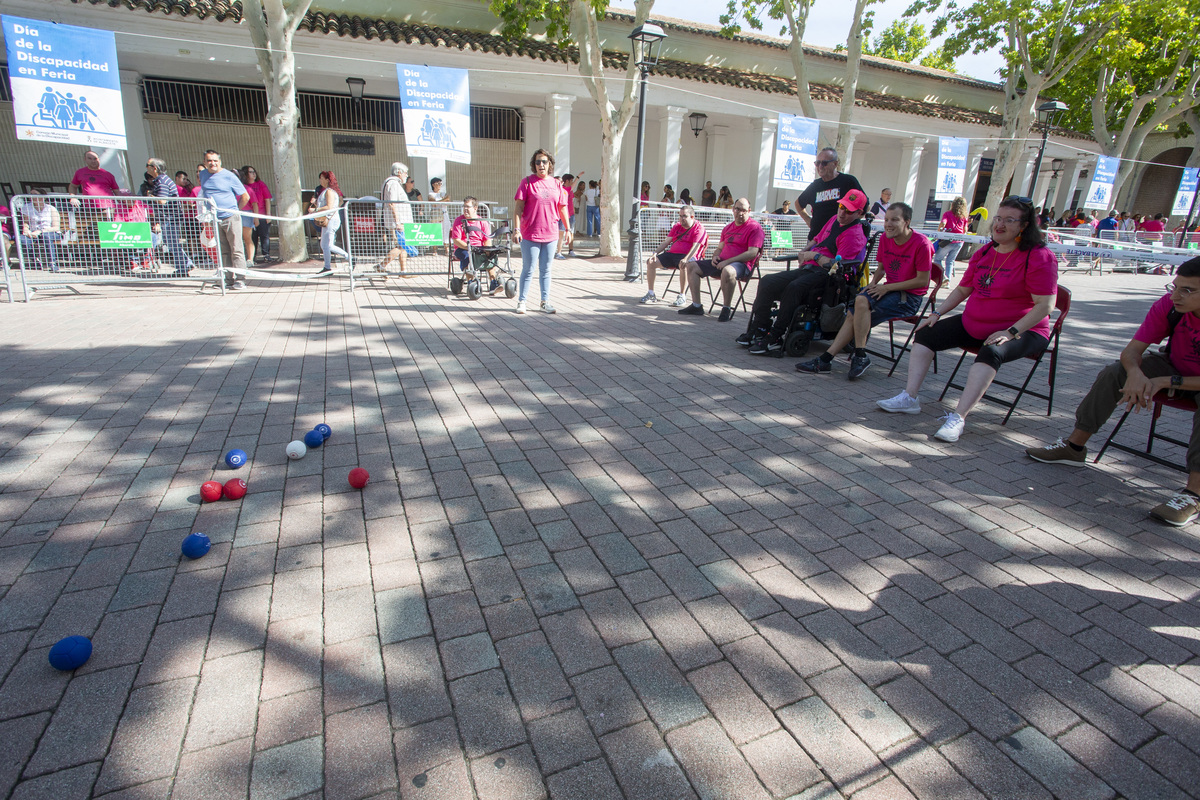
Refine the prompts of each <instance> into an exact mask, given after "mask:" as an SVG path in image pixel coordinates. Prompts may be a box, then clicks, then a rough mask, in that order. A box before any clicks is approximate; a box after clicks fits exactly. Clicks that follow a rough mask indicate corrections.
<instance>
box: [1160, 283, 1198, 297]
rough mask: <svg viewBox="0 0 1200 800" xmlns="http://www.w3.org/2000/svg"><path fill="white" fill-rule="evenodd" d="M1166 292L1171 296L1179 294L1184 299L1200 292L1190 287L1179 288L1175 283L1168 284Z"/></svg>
mask: <svg viewBox="0 0 1200 800" xmlns="http://www.w3.org/2000/svg"><path fill="white" fill-rule="evenodd" d="M1167 291H1168V292H1170V293H1171V294H1175V293H1176V292H1179V293H1180V294H1181V295H1183V296H1184V297H1191V296H1192V295H1193V294H1195V293H1196V292H1197V291H1200V289H1193V288H1192V287H1190V286H1180V285H1179V284H1177V283H1168V284H1167Z"/></svg>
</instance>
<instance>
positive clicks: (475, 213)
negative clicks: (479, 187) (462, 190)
mask: <svg viewBox="0 0 1200 800" xmlns="http://www.w3.org/2000/svg"><path fill="white" fill-rule="evenodd" d="M462 212H463V213H461V214H459V215H458V216H457V217H455V218H454V222H453V223H451V225H450V244H451V245H453V246H454V257H455V258H457V259H458V268H459V269H461V270H463V271H464V272H465V271H466V270H467V269H469V268H470V266H471V260H472V259H471V251H472V250H473V249H475V248H477V247H487V245H488V243H489V242H490V241H491V240H492V228H491V226H490V225H489V224H488V222H487V220H484V219H480V218H479V201H478V200H476V199H475V198H474V197H469V196H468V197H465V198H463V204H462ZM474 260H475V264H476V265H480V264H482V262H483V261H484V259H483V257H482V256H480V255H475V258H474ZM488 276H489V277H490V278H491V279H492V281H491V284H490V285H489V286H488V289H487V291H488V292H489V293H491V294H495V293H496V292H498V291H500V288H501V287H500V279H499V277H498V276H499V271H498V270H497V268H496V267H495V266H492V267H490V268H489V269H488Z"/></svg>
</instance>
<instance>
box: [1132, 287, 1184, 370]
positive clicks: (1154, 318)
mask: <svg viewBox="0 0 1200 800" xmlns="http://www.w3.org/2000/svg"><path fill="white" fill-rule="evenodd" d="M1172 306H1173V304H1172V303H1171V295H1169V294H1165V295H1163V296H1162V297H1160V298H1158V299H1157V300H1155V301H1154V305H1152V306H1150V311H1149V313H1147V314H1146V319H1145V320H1144V321H1143V322H1142V325H1141V327H1140V328H1138V329H1137V333H1135V334H1134V335H1133V338H1134V339H1137V340H1138V341H1139V342H1145V343H1146V344H1158V343H1159V342H1161V341H1162V340H1163V339H1165V338H1167V331H1168V329H1169V328H1170V323H1169V321H1168V320H1167V315H1168V314H1170V313H1171V308H1172ZM1171 364H1172V365H1173V366H1174V367H1175V369H1177V370H1179V374H1180V375H1187V376H1193V375H1200V319H1198V318H1197V317H1196V315H1195V314H1184V315H1183V317H1181V318H1180V320H1179V323H1178V324H1177V325H1176V326H1175V331H1174V332H1173V333H1172V334H1171Z"/></svg>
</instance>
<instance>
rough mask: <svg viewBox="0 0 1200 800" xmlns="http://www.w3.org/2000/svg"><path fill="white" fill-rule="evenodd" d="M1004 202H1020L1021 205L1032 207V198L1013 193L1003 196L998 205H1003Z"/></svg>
mask: <svg viewBox="0 0 1200 800" xmlns="http://www.w3.org/2000/svg"><path fill="white" fill-rule="evenodd" d="M1005 203H1020V204H1021V205H1023V206H1029V207H1030V208H1033V200H1032V199H1031V198H1028V197H1021V196H1020V195H1015V194H1010V195H1009V196H1008V197H1006V198H1004V199H1003V200H1002V201H1001V202H1000V205H1004V204H1005Z"/></svg>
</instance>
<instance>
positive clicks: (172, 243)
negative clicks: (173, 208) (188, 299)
mask: <svg viewBox="0 0 1200 800" xmlns="http://www.w3.org/2000/svg"><path fill="white" fill-rule="evenodd" d="M159 224H160V225H161V226H162V238H163V243H164V244H166V246H167V252H168V253H169V254H170V255H171V263H172V264H173V265H174V266H175V271H176V272H178V273H181V274H182V273H184V272H186V271H188V270H190V269H195V268H196V265H195V264H193V263H192V260H191V259H190V258H188V255H187V253H186V252H185V251H184V249H183V245H182V244H180V242H179V220H163V221H162V222H161V223H159Z"/></svg>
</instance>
